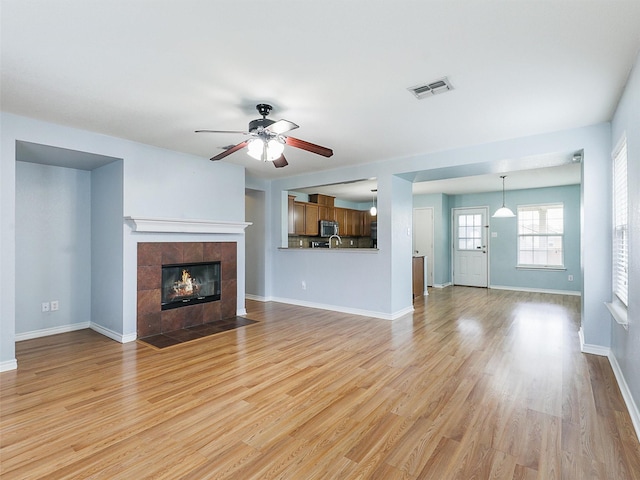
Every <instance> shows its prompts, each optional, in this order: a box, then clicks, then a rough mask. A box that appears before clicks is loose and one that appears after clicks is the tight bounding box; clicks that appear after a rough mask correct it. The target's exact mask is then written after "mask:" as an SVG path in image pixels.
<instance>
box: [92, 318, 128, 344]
mask: <svg viewBox="0 0 640 480" xmlns="http://www.w3.org/2000/svg"><path fill="white" fill-rule="evenodd" d="M89 328H91V330H93V331H95V332H98V333H99V334H101V335H104V336H105V337H109V338H110V339H111V340H115V341H116V342H120V343H129V342H135V341H136V339H137V338H138V335H137V334H135V333H126V334H124V335H123V334H121V333H118V332H114V331H113V330H111V329H109V328H106V327H103V326H102V325H98V324H97V323H93V322H92V323H91V325H90V327H89Z"/></svg>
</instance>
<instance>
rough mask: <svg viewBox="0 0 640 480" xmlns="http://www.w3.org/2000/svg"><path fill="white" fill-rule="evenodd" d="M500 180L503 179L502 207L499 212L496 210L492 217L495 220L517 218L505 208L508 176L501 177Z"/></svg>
mask: <svg viewBox="0 0 640 480" xmlns="http://www.w3.org/2000/svg"><path fill="white" fill-rule="evenodd" d="M500 178H501V179H502V207H500V208H499V209H498V210H496V213H494V214H493V215H491V216H492V217H493V218H510V217H515V214H514V213H513V212H512V211H511V210H510V209H509V208H507V207H506V206H505V204H504V179H505V178H507V176H506V175H501V176H500Z"/></svg>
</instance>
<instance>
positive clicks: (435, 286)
mask: <svg viewBox="0 0 640 480" xmlns="http://www.w3.org/2000/svg"><path fill="white" fill-rule="evenodd" d="M451 285H453V283H451V282H447V283H434V284H433V288H446V287H450V286H451Z"/></svg>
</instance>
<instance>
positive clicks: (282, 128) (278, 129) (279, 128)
mask: <svg viewBox="0 0 640 480" xmlns="http://www.w3.org/2000/svg"><path fill="white" fill-rule="evenodd" d="M296 128H298V125H296V124H295V123H293V122H290V121H289V120H278V121H277V122H274V123H272V124H271V125H269V126H268V127H266V128H265V130H267V131H269V132H273V133H276V134H278V135H280V134H281V133H285V132H289V131H291V130H295V129H296Z"/></svg>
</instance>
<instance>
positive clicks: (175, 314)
mask: <svg viewBox="0 0 640 480" xmlns="http://www.w3.org/2000/svg"><path fill="white" fill-rule="evenodd" d="M163 266H164V267H165V268H164V270H165V273H164V280H163ZM205 266H207V267H206V268H205ZM169 273H170V274H171V275H173V277H175V276H176V275H177V277H178V278H173V279H172V280H167V275H168V274H169ZM194 290H195V292H194ZM205 290H206V292H205ZM167 291H169V295H167ZM171 292H174V293H176V292H177V294H176V295H174V298H173V300H176V299H177V300H178V303H179V304H180V308H174V306H175V305H174V306H171V307H169V308H166V305H167V303H172V302H167V297H168V296H171ZM163 293H164V297H165V298H164V301H163ZM204 293H206V295H204ZM236 295H237V243H236V242H140V243H138V264H137V306H136V311H137V336H138V338H142V337H147V336H149V335H156V334H160V333H165V332H170V331H174V330H180V329H183V328H186V327H192V326H196V325H203V324H205V323H208V322H211V321H214V320H222V319H225V318H235V316H236ZM204 297H208V298H206V299H205V298H204ZM163 303H164V304H165V308H163ZM173 303H174V304H175V303H176V302H173Z"/></svg>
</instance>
